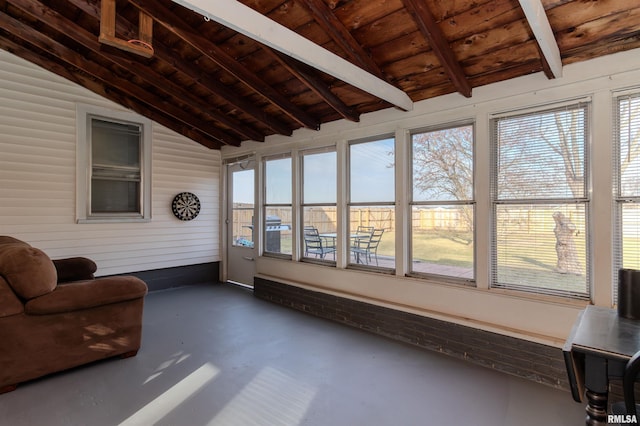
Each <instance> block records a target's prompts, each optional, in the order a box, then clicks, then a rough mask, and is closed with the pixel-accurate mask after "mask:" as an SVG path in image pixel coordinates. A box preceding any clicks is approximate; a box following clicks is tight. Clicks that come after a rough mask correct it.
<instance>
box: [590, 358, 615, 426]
mask: <svg viewBox="0 0 640 426" xmlns="http://www.w3.org/2000/svg"><path fill="white" fill-rule="evenodd" d="M585 387H586V388H587V392H586V394H587V407H586V411H587V418H586V419H585V424H586V425H587V426H605V425H606V424H607V399H608V397H609V395H608V394H609V377H608V374H607V360H606V359H604V358H600V357H597V356H593V355H587V356H585Z"/></svg>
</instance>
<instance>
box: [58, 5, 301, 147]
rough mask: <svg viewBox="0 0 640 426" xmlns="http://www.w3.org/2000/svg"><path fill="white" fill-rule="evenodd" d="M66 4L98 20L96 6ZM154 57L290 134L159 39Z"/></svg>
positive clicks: (122, 27) (132, 31) (129, 31)
mask: <svg viewBox="0 0 640 426" xmlns="http://www.w3.org/2000/svg"><path fill="white" fill-rule="evenodd" d="M67 1H68V2H69V3H70V4H72V5H73V6H75V7H77V8H78V9H80V10H82V11H83V12H84V13H86V14H87V15H88V16H90V17H91V18H93V19H95V20H96V21H97V22H100V12H99V9H98V8H96V5H95V4H93V3H90V2H87V1H85V0H67ZM137 31H138V29H137V27H136V26H135V25H134V24H132V23H131V22H129V21H127V20H126V19H124V17H122V16H120V17H119V19H118V20H116V32H117V33H120V34H123V35H125V36H128V37H135V36H136V34H137ZM153 48H154V56H155V58H156V59H157V60H160V61H163V62H166V63H167V64H169V65H170V66H171V67H173V68H175V69H176V70H178V71H180V72H182V73H184V74H185V75H187V76H189V77H190V78H191V79H193V81H194V83H195V84H197V85H199V86H201V87H202V88H203V89H206V90H207V91H209V92H211V93H215V94H216V95H217V96H219V97H221V98H223V99H224V100H226V101H227V102H229V103H230V104H231V105H233V106H234V107H236V108H238V109H239V110H241V111H243V112H244V113H245V114H247V115H249V116H251V117H252V118H254V119H255V120H256V121H258V122H260V123H262V124H264V125H265V126H267V127H268V128H270V129H271V130H273V131H274V132H276V133H279V134H282V135H287V136H290V135H291V134H292V131H291V129H290V128H289V127H288V126H287V125H286V124H285V123H283V122H282V121H280V120H278V119H276V118H275V117H272V116H269V114H267V113H266V112H264V111H263V110H261V109H260V108H258V107H257V106H255V105H254V104H253V103H251V102H248V101H246V100H245V99H244V98H243V97H241V96H239V95H238V94H237V93H236V92H234V91H233V90H232V89H230V88H228V87H227V86H225V85H224V84H222V83H220V82H218V81H216V80H215V79H213V78H212V77H211V76H210V75H209V74H207V73H204V72H202V71H201V70H199V69H198V68H197V67H194V66H193V65H192V64H190V63H187V62H185V61H184V60H183V59H182V58H180V57H179V56H177V55H176V51H175V50H172V49H170V48H168V47H167V46H165V45H164V44H163V43H161V42H160V41H159V40H156V41H155V42H154V45H153Z"/></svg>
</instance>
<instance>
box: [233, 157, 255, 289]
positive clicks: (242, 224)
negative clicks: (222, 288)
mask: <svg viewBox="0 0 640 426" xmlns="http://www.w3.org/2000/svg"><path fill="white" fill-rule="evenodd" d="M227 182H228V185H229V187H228V189H227V191H228V192H227V194H228V196H229V202H228V204H227V206H228V207H227V208H228V211H227V220H226V223H227V238H228V241H227V264H228V265H227V281H231V282H234V283H239V284H245V285H249V286H253V276H254V275H255V270H256V267H255V258H256V253H257V248H256V247H255V244H254V241H255V239H254V232H255V227H254V225H255V221H254V218H253V215H254V206H255V193H254V192H255V185H254V161H253V160H245V161H242V162H241V163H236V164H230V165H228V166H227Z"/></svg>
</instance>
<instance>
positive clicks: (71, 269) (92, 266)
mask: <svg viewBox="0 0 640 426" xmlns="http://www.w3.org/2000/svg"><path fill="white" fill-rule="evenodd" d="M53 265H54V266H55V267H56V271H57V272H58V283H64V282H67V281H80V280H90V279H92V278H93V274H94V272H96V270H97V269H98V266H97V265H96V263H95V262H94V261H93V260H91V259H87V258H86V257H69V258H67V259H57V260H53Z"/></svg>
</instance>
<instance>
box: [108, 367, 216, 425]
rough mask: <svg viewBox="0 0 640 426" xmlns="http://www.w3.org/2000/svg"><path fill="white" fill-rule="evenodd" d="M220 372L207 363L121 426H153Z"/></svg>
mask: <svg viewBox="0 0 640 426" xmlns="http://www.w3.org/2000/svg"><path fill="white" fill-rule="evenodd" d="M218 373H220V370H219V369H218V368H216V367H215V366H213V365H211V364H209V363H206V364H204V365H202V366H201V367H200V368H198V369H197V370H196V371H194V372H193V373H191V374H189V375H188V376H187V377H185V378H184V379H182V380H180V381H179V382H178V383H176V384H175V385H174V386H172V387H171V388H169V389H168V390H167V391H166V392H164V393H163V394H162V395H160V396H158V397H157V398H156V399H154V400H153V401H151V402H150V403H148V404H147V405H145V406H144V407H142V408H141V409H140V410H138V411H137V412H136V413H135V414H133V415H132V416H131V417H129V418H128V419H126V420H124V421H123V422H122V423H120V426H132V425H152V424H154V423H156V422H158V421H159V420H161V419H162V418H163V417H165V416H166V415H167V414H169V413H170V412H171V411H173V410H174V409H175V408H176V407H178V406H179V405H180V404H182V403H183V402H184V401H186V400H187V399H188V398H189V397H191V396H192V395H194V394H195V393H196V392H198V391H199V390H200V389H201V388H202V387H203V386H205V385H206V384H207V383H209V382H210V381H211V380H212V379H213V378H214V377H215V376H217V375H218Z"/></svg>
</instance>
